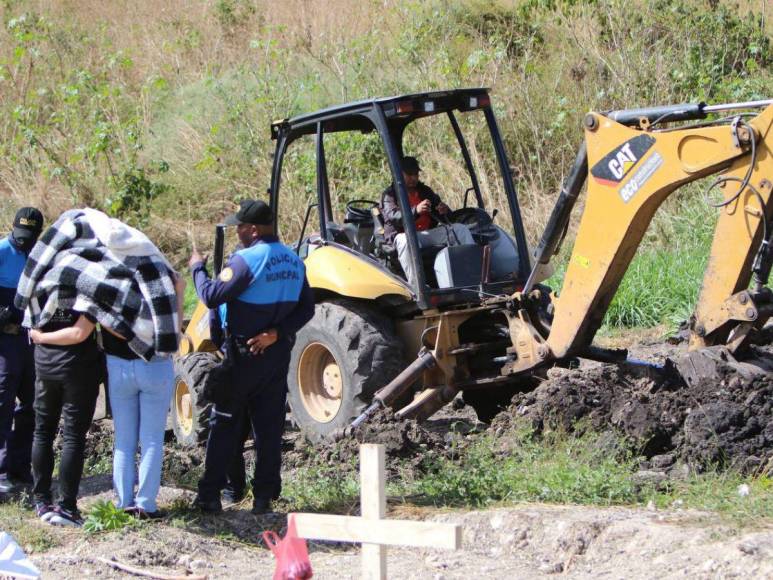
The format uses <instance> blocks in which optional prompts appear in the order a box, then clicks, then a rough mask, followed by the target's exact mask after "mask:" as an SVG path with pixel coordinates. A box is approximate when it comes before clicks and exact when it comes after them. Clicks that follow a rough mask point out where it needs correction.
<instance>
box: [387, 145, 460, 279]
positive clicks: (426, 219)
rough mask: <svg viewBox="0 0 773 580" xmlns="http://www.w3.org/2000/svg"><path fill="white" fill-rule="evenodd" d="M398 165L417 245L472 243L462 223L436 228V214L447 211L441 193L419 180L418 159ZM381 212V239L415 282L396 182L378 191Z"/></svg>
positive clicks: (404, 159)
mask: <svg viewBox="0 0 773 580" xmlns="http://www.w3.org/2000/svg"><path fill="white" fill-rule="evenodd" d="M400 165H401V166H402V171H403V181H404V182H405V186H406V188H407V189H408V203H409V204H410V206H411V211H412V216H411V217H413V223H414V225H415V226H416V232H417V234H418V238H419V246H420V247H425V246H432V245H441V244H442V245H454V244H460V245H462V244H474V243H475V240H473V237H472V234H471V233H470V230H468V229H467V227H466V226H464V225H462V224H448V225H443V226H442V227H439V226H440V224H439V222H438V219H437V217H436V216H445V215H446V214H448V212H449V211H450V209H449V207H448V206H447V205H446V204H445V203H443V201H442V200H441V199H440V196H439V195H438V194H437V193H435V192H434V191H432V188H430V187H429V186H428V185H426V184H425V183H423V182H422V181H420V180H419V171H420V168H419V162H418V161H417V160H416V158H415V157H403V159H402V161H401V163H400ZM381 213H382V214H383V216H384V238H385V241H386V242H387V243H390V244H394V246H395V249H396V250H397V258H398V260H400V265H401V266H402V268H403V272H405V276H406V278H407V279H408V281H409V282H411V283H412V284H413V283H415V279H416V278H415V276H416V274H415V272H414V269H413V263H412V262H411V258H410V255H409V254H408V242H407V240H406V239H405V234H404V233H403V213H402V211H401V209H400V204H399V203H398V201H397V194H396V192H395V184H394V183H393V184H392V185H390V186H389V187H387V188H386V189H385V190H384V192H383V193H382V194H381Z"/></svg>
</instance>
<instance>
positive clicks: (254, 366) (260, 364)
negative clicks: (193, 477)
mask: <svg viewBox="0 0 773 580" xmlns="http://www.w3.org/2000/svg"><path fill="white" fill-rule="evenodd" d="M279 348H282V351H279V349H276V350H275V349H269V350H268V351H267V352H266V354H264V355H259V356H254V357H250V356H246V357H245V356H242V357H237V361H236V363H235V366H234V372H233V377H234V378H233V389H234V398H233V399H232V401H231V404H230V405H228V407H227V408H218V405H217V404H215V405H214V407H213V408H212V414H211V416H210V421H209V428H210V429H209V438H208V439H207V457H206V459H205V462H204V475H203V476H202V478H201V480H200V481H199V498H200V499H201V500H203V501H212V500H214V499H218V498H219V497H220V492H221V490H222V489H223V488H224V487H225V485H226V474H227V472H228V471H229V467H231V463H232V459H233V457H234V453H235V452H236V449H237V447H238V444H239V443H240V442H241V441H240V437H241V435H242V434H243V432H244V431H243V423H242V421H241V420H240V416H239V413H238V412H234V413H233V414H232V415H231V414H230V411H231V409H239V410H241V409H246V410H247V415H248V417H249V419H250V423H251V424H252V430H253V434H254V436H255V453H256V461H255V473H254V477H253V481H252V493H253V497H255V498H261V499H276V498H278V497H279V494H280V493H281V491H282V478H281V473H280V472H281V468H282V435H283V433H284V426H285V406H286V403H287V369H288V367H289V349H287V348H286V346H285V345H282V346H281V347H279ZM272 350H274V352H271V351H272ZM272 355H273V356H272ZM242 393H246V394H242Z"/></svg>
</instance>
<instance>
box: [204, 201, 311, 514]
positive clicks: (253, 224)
mask: <svg viewBox="0 0 773 580" xmlns="http://www.w3.org/2000/svg"><path fill="white" fill-rule="evenodd" d="M226 224H228V225H236V227H237V234H238V236H239V241H240V242H241V243H242V245H243V246H244V248H243V249H241V250H238V251H237V252H236V253H234V254H233V255H232V256H231V257H230V258H229V260H228V263H227V265H226V267H225V268H223V271H222V272H220V275H219V276H218V278H217V279H215V280H212V279H210V278H209V275H208V273H207V271H206V266H205V259H204V258H203V257H202V256H201V255H200V254H199V253H198V252H196V251H195V250H194V252H193V254H192V255H191V259H190V261H189V265H190V267H191V271H192V274H193V281H194V284H195V286H196V292H197V294H198V296H199V299H200V300H201V301H202V302H203V303H204V304H205V305H206V306H207V307H208V308H218V307H220V306H221V305H223V304H224V305H225V306H226V308H225V316H224V326H225V327H226V329H227V332H228V333H229V337H228V338H227V339H226V341H225V350H226V357H227V358H228V360H230V361H231V364H232V365H233V366H232V372H231V381H230V384H229V385H221V387H223V386H225V388H226V389H227V390H228V397H224V396H222V394H221V396H219V397H217V398H216V400H215V404H214V406H213V408H212V414H211V416H210V431H209V438H208V440H207V456H206V459H205V463H204V475H203V476H202V478H201V480H200V481H199V489H198V496H197V497H196V500H195V504H196V506H197V507H199V508H200V509H201V510H203V511H206V512H219V511H220V510H221V509H222V508H221V501H220V492H221V490H222V489H223V487H224V486H225V484H226V473H227V470H228V468H229V465H230V463H231V459H232V457H233V454H234V452H235V450H236V447H237V444H238V442H237V440H238V439H239V436H240V434H241V433H240V429H241V428H242V425H240V420H239V417H240V414H239V410H240V409H244V408H246V409H247V414H248V416H249V419H250V422H251V423H252V429H253V433H254V436H255V439H256V440H255V451H256V455H257V457H256V460H257V461H256V463H255V474H254V478H253V484H252V492H253V498H254V499H253V508H252V512H253V513H255V514H260V513H265V512H267V511H269V510H270V508H271V501H272V500H274V499H276V498H278V497H279V493H280V491H281V476H280V469H281V463H282V457H281V451H282V433H283V432H284V424H285V404H286V399H287V372H288V368H289V365H290V351H291V350H292V347H293V343H294V341H295V334H296V332H298V330H299V329H300V328H301V327H302V326H303V325H304V324H306V323H307V322H308V321H309V320H311V318H312V316H313V315H314V297H313V294H312V292H311V289H310V288H309V284H308V281H307V280H306V271H305V268H304V265H303V262H302V261H301V260H300V259H299V258H298V256H296V255H295V253H294V252H293V251H292V250H290V249H289V248H288V247H287V246H285V245H284V244H281V243H280V242H279V240H278V239H277V237H276V236H275V235H274V227H273V215H272V212H271V209H270V208H269V206H268V205H266V204H265V203H263V202H262V201H255V200H246V201H243V202H242V203H241V206H240V209H239V211H238V212H237V213H236V214H235V215H233V216H230V217H229V218H228V219H227V220H226Z"/></svg>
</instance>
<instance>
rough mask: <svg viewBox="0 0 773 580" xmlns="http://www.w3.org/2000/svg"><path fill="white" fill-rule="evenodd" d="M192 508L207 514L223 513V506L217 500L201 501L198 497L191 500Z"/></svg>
mask: <svg viewBox="0 0 773 580" xmlns="http://www.w3.org/2000/svg"><path fill="white" fill-rule="evenodd" d="M193 507H196V508H198V509H200V510H201V511H203V512H204V513H207V514H219V513H220V512H222V511H223V506H222V504H221V503H220V499H219V498H215V499H202V498H201V497H199V496H198V495H197V496H196V499H194V500H193Z"/></svg>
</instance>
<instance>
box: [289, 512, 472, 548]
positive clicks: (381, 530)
mask: <svg viewBox="0 0 773 580" xmlns="http://www.w3.org/2000/svg"><path fill="white" fill-rule="evenodd" d="M295 525H296V527H297V528H298V536H300V537H301V538H308V539H311V540H328V541H332V542H358V543H367V544H388V545H394V546H412V547H415V548H445V549H448V550H458V549H459V548H461V547H462V526H460V525H458V524H443V523H437V522H413V521H400V520H381V521H379V522H374V521H372V520H367V519H365V518H358V517H351V516H332V515H327V514H295Z"/></svg>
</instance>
